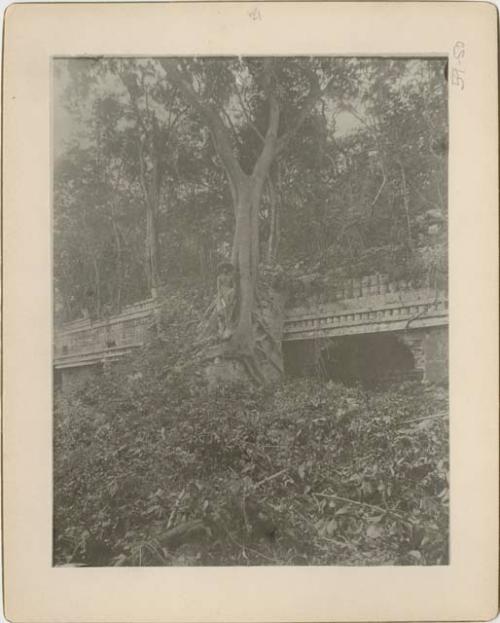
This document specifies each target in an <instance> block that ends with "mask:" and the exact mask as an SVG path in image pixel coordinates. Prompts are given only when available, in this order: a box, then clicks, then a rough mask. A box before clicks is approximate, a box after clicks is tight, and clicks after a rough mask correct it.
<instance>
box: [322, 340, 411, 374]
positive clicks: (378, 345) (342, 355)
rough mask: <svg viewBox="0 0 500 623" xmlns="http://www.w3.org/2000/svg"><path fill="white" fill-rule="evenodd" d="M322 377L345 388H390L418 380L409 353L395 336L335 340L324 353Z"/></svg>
mask: <svg viewBox="0 0 500 623" xmlns="http://www.w3.org/2000/svg"><path fill="white" fill-rule="evenodd" d="M319 369H320V374H321V375H322V376H323V377H324V378H327V379H332V380H335V381H340V382H342V383H345V384H346V385H356V384H358V383H361V384H362V385H365V386H376V385H382V384H383V385H387V384H390V383H393V382H400V381H404V380H409V379H415V378H419V374H418V372H417V371H416V370H415V361H414V358H413V355H412V353H411V351H410V349H409V348H408V347H407V346H406V345H405V344H403V343H402V342H401V341H400V340H399V339H398V338H397V337H396V336H395V335H394V334H391V333H374V334H369V335H351V336H345V337H341V338H335V339H334V340H332V341H331V343H330V345H329V346H328V347H326V348H324V349H323V350H322V351H321V355H320V361H319Z"/></svg>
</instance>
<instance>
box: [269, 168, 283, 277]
mask: <svg viewBox="0 0 500 623" xmlns="http://www.w3.org/2000/svg"><path fill="white" fill-rule="evenodd" d="M267 187H268V191H269V238H268V239H267V263H268V264H271V265H272V264H274V263H275V261H276V257H277V254H278V245H279V235H280V222H279V217H280V214H279V202H278V197H277V195H276V188H275V186H274V182H273V179H272V175H271V174H270V175H269V177H268V180H267Z"/></svg>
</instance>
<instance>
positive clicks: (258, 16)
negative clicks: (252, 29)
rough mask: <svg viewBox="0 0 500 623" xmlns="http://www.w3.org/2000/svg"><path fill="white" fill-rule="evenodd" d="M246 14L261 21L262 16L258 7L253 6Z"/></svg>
mask: <svg viewBox="0 0 500 623" xmlns="http://www.w3.org/2000/svg"><path fill="white" fill-rule="evenodd" d="M248 15H249V16H250V17H251V18H252V19H253V21H254V22H255V21H257V20H258V21H261V20H262V16H261V14H260V10H259V8H258V7H255V8H254V9H252V10H251V11H249V12H248Z"/></svg>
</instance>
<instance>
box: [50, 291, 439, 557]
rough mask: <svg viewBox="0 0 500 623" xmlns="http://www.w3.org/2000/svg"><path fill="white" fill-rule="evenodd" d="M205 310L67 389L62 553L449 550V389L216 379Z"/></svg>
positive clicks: (180, 305)
mask: <svg viewBox="0 0 500 623" xmlns="http://www.w3.org/2000/svg"><path fill="white" fill-rule="evenodd" d="M200 302H201V301H197V303H198V305H199V304H200ZM196 317H197V314H196V305H193V304H192V303H188V302H187V301H186V298H185V297H180V296H179V297H177V299H174V298H171V299H170V304H169V309H168V310H166V311H165V312H164V315H163V323H162V324H163V331H162V335H163V339H164V340H165V342H161V343H159V342H158V341H156V340H154V341H152V342H151V343H150V344H149V345H148V346H146V347H145V348H144V349H143V351H142V352H141V354H140V355H136V356H134V357H133V358H131V359H130V360H128V361H124V362H123V363H122V364H120V365H115V366H113V367H108V368H105V369H103V371H102V373H101V374H100V375H99V376H97V377H96V378H94V379H92V381H91V382H89V383H88V384H87V385H86V386H84V387H82V388H81V389H79V390H75V391H74V392H69V393H65V394H63V395H59V396H57V400H56V408H55V448H54V450H55V452H54V457H55V487H54V491H55V500H54V509H55V516H54V528H55V533H54V538H55V541H54V545H55V551H54V557H55V563H56V564H70V563H71V564H89V565H188V564H200V565H221V564H224V565H231V564H252V565H259V564H346V565H355V564H407V565H410V564H446V562H447V557H448V447H447V439H448V420H447V412H448V404H447V391H446V389H444V388H439V387H438V388H436V387H432V386H428V385H424V384H421V383H406V384H403V385H399V386H398V385H395V386H393V387H391V388H389V389H387V388H386V389H384V390H383V391H381V390H378V391H375V390H367V389H363V388H361V387H350V388H347V387H344V386H343V385H341V384H335V383H333V382H331V381H330V382H325V381H324V380H321V379H302V380H298V379H289V380H285V381H283V382H282V383H280V384H278V385H274V386H270V387H267V388H258V389H256V388H253V387H251V386H250V387H249V386H231V387H221V388H220V389H219V390H218V391H215V392H211V393H208V392H207V391H206V386H205V383H204V377H203V374H202V373H201V369H200V367H199V364H197V363H196V362H195V361H194V362H193V360H192V359H190V356H189V355H190V349H191V345H190V344H191V341H192V338H193V332H194V329H193V327H194V326H195V324H194V323H193V322H192V320H193V318H196ZM165 343H166V344H169V345H170V348H165Z"/></svg>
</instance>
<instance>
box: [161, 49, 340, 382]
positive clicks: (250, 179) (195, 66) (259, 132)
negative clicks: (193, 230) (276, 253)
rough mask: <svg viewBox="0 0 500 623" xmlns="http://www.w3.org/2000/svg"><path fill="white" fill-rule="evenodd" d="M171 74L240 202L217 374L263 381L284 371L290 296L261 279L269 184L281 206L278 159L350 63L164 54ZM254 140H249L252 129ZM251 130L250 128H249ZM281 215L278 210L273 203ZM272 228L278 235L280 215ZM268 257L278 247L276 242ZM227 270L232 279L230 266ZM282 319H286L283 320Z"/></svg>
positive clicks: (164, 63) (235, 202) (235, 201)
mask: <svg viewBox="0 0 500 623" xmlns="http://www.w3.org/2000/svg"><path fill="white" fill-rule="evenodd" d="M160 63H161V65H162V67H163V68H164V70H165V72H166V75H167V79H168V80H169V81H170V82H171V83H172V84H174V85H175V86H176V87H177V88H178V89H179V91H180V92H181V93H182V95H183V96H184V98H185V100H186V101H187V102H188V103H189V104H190V105H191V106H192V107H193V109H194V110H195V111H196V112H197V113H198V114H199V116H200V117H201V119H202V120H203V121H204V123H205V124H206V126H207V127H208V128H209V130H210V133H211V137H212V141H213V145H214V148H215V150H216V153H217V155H218V157H219V158H220V161H221V163H222V165H223V167H224V170H225V173H226V178H227V182H228V184H229V187H230V190H231V196H232V202H233V209H234V223H235V225H234V236H233V244H232V253H231V267H229V268H226V271H227V272H231V271H232V273H233V278H234V289H235V292H234V296H230V295H229V294H228V289H229V288H230V287H231V286H230V283H229V282H226V284H225V285H226V286H227V287H226V289H225V290H224V291H223V292H222V294H221V292H220V291H219V297H220V296H225V297H226V298H227V299H228V300H223V301H222V307H228V306H231V307H232V309H231V311H230V313H229V314H227V310H226V317H225V322H226V323H227V324H229V325H230V326H228V327H226V330H225V331H224V332H223V333H222V335H221V338H222V340H221V341H220V343H219V344H218V347H217V348H216V349H215V350H213V351H212V355H213V357H214V358H215V361H216V365H215V366H212V368H211V376H212V377H214V376H215V377H216V380H217V379H219V378H220V379H222V380H229V379H240V378H241V376H242V375H247V376H249V377H250V378H251V379H252V380H253V381H255V382H258V383H259V382H264V381H265V380H266V379H268V380H269V379H272V378H275V377H276V376H278V375H280V374H281V373H282V369H283V368H282V360H281V351H280V340H281V334H280V333H281V329H282V315H283V309H282V305H283V302H282V301H280V298H279V296H277V295H276V293H274V292H270V291H269V290H268V291H267V292H265V291H264V289H263V288H262V287H261V288H259V287H258V286H259V285H261V284H259V262H260V259H261V258H260V247H261V245H260V240H259V230H260V228H259V219H260V211H261V202H262V196H263V192H264V188H265V186H266V184H267V185H268V188H269V193H270V197H271V205H273V204H274V207H275V197H274V196H273V193H274V182H273V176H272V173H271V172H272V167H273V165H274V164H275V163H276V161H277V159H278V158H279V157H280V155H281V154H282V153H283V152H284V151H285V150H286V148H287V146H288V144H289V143H290V140H291V139H292V137H293V136H294V135H295V134H296V133H297V132H298V131H299V130H300V128H301V126H302V125H303V124H304V122H305V121H306V119H307V118H308V116H309V115H310V114H311V113H312V111H313V110H314V108H315V107H316V106H317V105H318V102H319V100H320V99H321V98H322V96H324V95H326V94H329V93H330V92H331V91H332V90H333V89H334V88H335V87H336V86H337V87H338V86H339V85H338V84H336V81H338V82H340V81H341V80H342V79H343V80H344V81H345V80H346V73H347V72H346V71H345V70H346V68H347V66H348V64H347V63H344V64H342V63H338V62H337V63H336V64H328V63H325V62H322V61H320V60H318V59H285V60H279V59H271V58H264V59H229V60H227V59H226V60H220V59H219V60H214V59H196V60H191V61H186V60H183V59H175V58H162V59H160ZM249 129H251V130H253V133H254V136H253V140H251V141H248V143H245V142H243V138H244V137H245V130H246V131H247V132H248V130H249ZM247 136H248V134H247ZM271 214H272V218H273V219H275V212H274V213H273V212H272V211H271ZM270 232H271V234H272V235H274V236H276V230H275V223H273V227H271V229H270ZM270 245H271V251H270V252H269V257H272V255H273V249H272V245H273V243H272V242H271V243H270ZM225 278H227V279H229V278H230V277H228V275H227V274H226V276H225ZM280 320H281V322H280Z"/></svg>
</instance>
